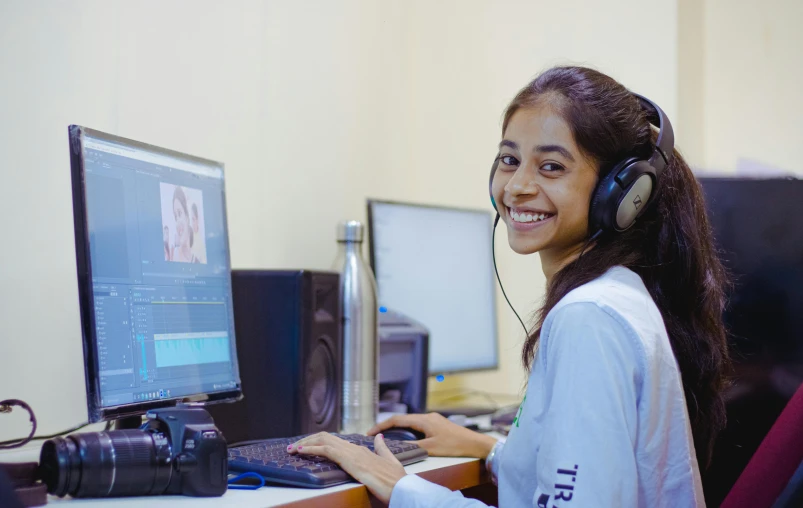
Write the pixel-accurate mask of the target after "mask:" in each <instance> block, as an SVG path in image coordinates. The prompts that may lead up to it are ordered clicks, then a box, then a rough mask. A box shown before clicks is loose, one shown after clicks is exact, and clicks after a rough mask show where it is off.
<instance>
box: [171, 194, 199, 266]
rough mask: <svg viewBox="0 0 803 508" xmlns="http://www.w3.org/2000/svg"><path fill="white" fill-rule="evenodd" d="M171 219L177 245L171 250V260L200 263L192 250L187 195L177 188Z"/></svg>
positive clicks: (191, 232)
mask: <svg viewBox="0 0 803 508" xmlns="http://www.w3.org/2000/svg"><path fill="white" fill-rule="evenodd" d="M173 218H174V219H175V220H176V240H177V245H176V246H175V247H174V248H173V253H172V256H171V260H172V261H181V262H184V263H198V262H200V261H199V260H198V258H197V257H196V256H195V254H194V253H193V250H192V244H193V239H194V238H193V236H194V235H193V231H192V227H191V225H190V213H189V208H188V207H187V195H186V194H184V190H183V189H182V188H181V187H179V186H176V190H174V191H173Z"/></svg>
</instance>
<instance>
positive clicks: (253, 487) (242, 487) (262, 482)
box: [229, 472, 265, 490]
mask: <svg viewBox="0 0 803 508" xmlns="http://www.w3.org/2000/svg"><path fill="white" fill-rule="evenodd" d="M246 478H256V479H257V480H259V485H234V482H239V481H240V480H245V479H246ZM264 486H265V478H263V477H262V475H260V474H258V473H253V472H249V473H243V474H241V475H239V476H235V477H234V478H232V479H231V480H229V489H236V490H258V489H261V488H262V487H264Z"/></svg>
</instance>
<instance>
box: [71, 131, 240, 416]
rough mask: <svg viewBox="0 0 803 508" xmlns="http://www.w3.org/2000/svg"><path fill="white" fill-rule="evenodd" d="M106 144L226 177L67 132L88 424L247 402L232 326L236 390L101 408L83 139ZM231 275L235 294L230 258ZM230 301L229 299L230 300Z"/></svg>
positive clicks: (104, 137) (95, 134) (110, 138)
mask: <svg viewBox="0 0 803 508" xmlns="http://www.w3.org/2000/svg"><path fill="white" fill-rule="evenodd" d="M87 136H88V137H90V138H92V139H98V140H101V141H107V142H110V143H115V144H120V145H123V146H128V147H131V148H134V149H138V150H146V151H150V152H152V153H157V154H159V155H164V156H167V157H174V158H177V159H182V160H186V161H188V162H192V163H200V164H206V165H215V166H217V167H218V168H219V169H220V170H221V175H222V174H223V169H224V167H223V164H222V163H220V162H217V161H213V160H209V159H203V158H201V157H196V156H194V155H189V154H185V153H181V152H177V151H174V150H170V149H167V148H162V147H158V146H154V145H150V144H147V143H143V142H140V141H135V140H132V139H127V138H123V137H120V136H115V135H113V134H108V133H105V132H101V131H97V130H94V129H90V128H87V127H83V126H80V125H70V126H69V127H68V138H69V144H70V170H71V171H70V172H71V179H72V195H73V220H74V224H75V258H76V268H77V270H76V271H77V275H78V302H79V312H80V320H81V342H82V345H83V352H84V379H85V383H86V400H87V415H88V419H89V422H90V423H95V422H99V421H104V420H112V419H118V418H124V417H127V416H139V415H143V414H145V413H146V412H147V411H149V410H151V409H156V408H163V407H172V406H176V405H178V404H189V405H195V404H200V405H204V404H211V403H220V402H235V401H238V400H241V399H242V398H243V391H242V381H241V380H240V379H239V362H238V360H237V354H236V351H237V348H236V338H235V336H234V326H233V324H232V327H231V330H232V341H233V343H234V354H233V355H232V357H233V358H234V361H235V362H237V365H235V367H236V372H237V378H238V379H237V380H238V384H237V386H236V387H235V388H233V389H230V390H225V391H220V392H213V393H197V394H192V395H186V396H182V397H172V398H166V399H157V400H152V401H144V402H134V403H131V404H122V405H118V406H108V407H103V406H101V403H100V400H101V399H100V378H99V375H98V369H99V365H98V350H97V345H98V344H97V337H96V328H95V314H94V312H92V309H94V306H95V298H94V291H93V288H92V260H91V255H90V252H91V251H90V248H89V227H88V224H87V215H86V209H87V208H86V173H85V159H84V155H85V154H84V140H85V137H87ZM221 179H222V182H221V184H222V185H223V192H222V196H223V207H222V208H223V221H224V224H228V218H227V215H226V213H227V212H226V191H225V180H223V178H222V176H221ZM225 233H226V234H225V235H223V240H224V242H225V246H226V251H227V252H230V250H229V236H228V227H227V228H226V231H225ZM227 264H228V266H227V272H228V277H229V291H231V287H232V286H231V256H228V257H227ZM230 296H231V295H230ZM229 317H230V318H231V319H232V323H233V319H234V317H233V310H232V308H231V306H229Z"/></svg>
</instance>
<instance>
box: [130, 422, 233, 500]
mask: <svg viewBox="0 0 803 508" xmlns="http://www.w3.org/2000/svg"><path fill="white" fill-rule="evenodd" d="M145 416H146V417H147V418H148V421H147V422H146V423H145V424H144V425H143V426H142V430H143V431H145V432H152V433H155V434H159V433H161V434H163V435H164V436H165V437H166V438H167V440H168V441H169V442H171V443H172V462H173V470H174V472H173V475H172V479H171V480H170V482H169V484H168V485H167V489H166V490H165V492H164V494H181V495H185V496H198V497H207V496H222V495H223V494H225V493H226V488H227V479H228V475H229V462H228V448H227V446H226V440H225V439H224V438H223V434H222V433H221V432H220V430H218V428H217V427H215V422H214V420H213V419H212V416H211V415H210V414H209V413H208V412H207V411H206V410H204V409H201V408H167V409H154V410H152V411H148V413H146V415H145Z"/></svg>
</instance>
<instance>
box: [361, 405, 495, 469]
mask: <svg viewBox="0 0 803 508" xmlns="http://www.w3.org/2000/svg"><path fill="white" fill-rule="evenodd" d="M393 427H409V428H411V429H415V430H417V431H419V432H423V433H424V435H425V436H426V437H425V438H424V439H422V440H420V441H412V442H413V443H415V444H417V445H418V446H420V447H421V448H423V449H425V450H426V451H427V453H429V454H430V455H431V456H433V457H435V456H439V457H476V458H478V459H484V458H485V457H486V456H487V455H488V453H490V451H491V449H492V448H493V447H494V445H495V444H496V439H494V438H493V437H491V436H486V435H485V434H480V433H479V432H474V431H473V430H469V429H467V428H465V427H461V426H460V425H457V424H456V423H453V422H451V421H449V420H447V419H446V418H444V417H443V416H441V415H439V414H438V413H429V414H412V415H394V416H392V417H390V418H388V419H387V420H385V421H383V422H380V423H378V424H376V425H375V426H374V427H373V428H372V429H371V430H369V431H368V432H367V434H368V435H369V436H373V435H376V434H378V433H380V432H383V431H386V430H388V429H390V428H393Z"/></svg>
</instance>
